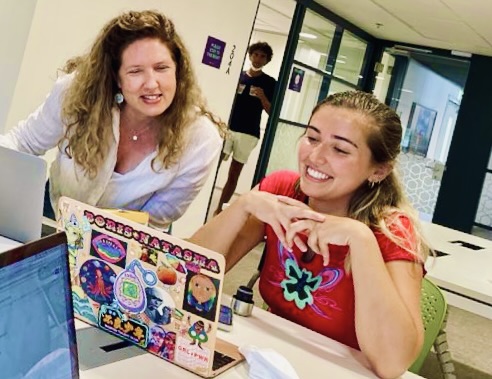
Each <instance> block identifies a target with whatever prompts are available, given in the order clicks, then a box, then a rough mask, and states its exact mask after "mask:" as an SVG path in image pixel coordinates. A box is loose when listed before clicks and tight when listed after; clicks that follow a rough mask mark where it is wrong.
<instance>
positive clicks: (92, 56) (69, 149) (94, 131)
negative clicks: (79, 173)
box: [59, 10, 227, 177]
mask: <svg viewBox="0 0 492 379" xmlns="http://www.w3.org/2000/svg"><path fill="white" fill-rule="evenodd" d="M144 38H156V39H159V40H160V41H161V42H162V43H164V44H165V45H166V46H167V47H168V48H169V50H170V52H171V55H172V58H173V60H174V62H175V64H176V82H177V84H176V94H175V97H174V99H173V101H172V103H171V105H170V106H169V108H168V109H167V110H166V111H165V112H164V113H163V114H161V115H160V116H158V118H159V122H160V124H161V125H162V128H160V130H159V134H158V154H157V156H156V157H155V158H154V160H153V161H152V168H153V169H154V170H156V167H155V166H156V163H159V165H160V168H168V167H170V166H171V165H173V164H176V163H177V162H178V160H179V158H180V157H181V155H182V153H183V151H184V148H185V145H186V139H185V132H186V130H187V128H188V126H189V125H190V124H191V123H192V122H193V121H194V120H195V119H196V118H197V117H199V116H200V115H205V116H207V117H208V118H209V119H210V120H211V121H212V122H214V123H215V124H216V125H217V127H218V129H219V133H220V134H221V136H222V137H224V136H225V134H226V129H227V126H226V124H225V123H223V122H222V121H221V120H220V119H219V118H218V117H216V116H214V115H213V114H212V113H211V112H210V111H208V110H207V107H206V103H205V100H204V98H203V97H202V94H201V91H200V88H199V87H198V85H197V82H196V79H195V75H194V72H193V69H192V64H191V58H190V54H189V52H188V50H187V49H186V47H185V45H184V43H183V41H182V39H181V38H180V36H179V35H178V33H177V32H176V30H175V27H174V24H173V22H172V21H171V20H170V19H169V18H167V17H166V16H165V15H163V14H161V13H159V12H157V11H153V10H145V11H139V12H137V11H129V12H125V13H122V14H121V15H119V16H117V17H115V18H113V19H112V20H111V21H109V22H108V23H107V24H106V25H105V26H104V27H103V28H102V30H101V31H100V32H99V35H98V36H97V37H96V39H95V41H94V43H93V45H92V47H91V49H90V51H89V52H88V53H87V54H85V55H82V56H79V57H75V58H72V59H70V60H68V61H67V62H66V64H65V66H64V68H63V69H62V71H63V72H65V73H71V72H74V79H73V81H72V83H71V85H70V87H69V88H68V89H67V92H66V94H65V96H64V99H63V104H62V118H63V120H64V122H65V124H66V125H67V130H66V133H65V136H64V138H63V139H62V141H60V143H59V147H60V148H61V147H62V144H63V143H64V141H68V143H67V144H66V146H65V152H66V153H67V154H68V155H69V156H71V157H72V158H73V159H74V160H75V162H76V163H77V164H78V165H80V166H81V167H82V168H83V169H84V171H85V172H86V173H87V174H88V175H89V176H90V177H94V176H96V175H97V172H98V169H99V162H101V161H103V160H104V159H105V158H106V154H107V152H108V147H109V142H110V139H111V138H112V129H111V127H110V126H111V120H112V116H111V110H112V109H113V107H115V101H114V95H115V94H116V93H117V92H118V85H117V73H118V70H119V68H120V66H121V59H122V54H123V52H124V50H125V49H126V48H127V47H128V46H129V45H130V44H132V43H133V42H135V41H138V40H141V39H144Z"/></svg>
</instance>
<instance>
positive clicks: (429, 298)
mask: <svg viewBox="0 0 492 379" xmlns="http://www.w3.org/2000/svg"><path fill="white" fill-rule="evenodd" d="M420 309H421V312H422V320H423V323H424V329H425V332H424V344H423V346H422V351H421V352H420V355H419V356H418V358H417V359H416V361H415V362H414V363H413V364H412V366H411V367H410V368H409V369H408V371H411V372H413V373H415V374H417V373H418V372H419V371H420V369H421V368H422V365H423V363H424V361H425V359H426V357H427V355H428V354H429V351H430V350H431V347H432V346H434V350H435V352H436V356H437V358H438V360H439V364H440V367H441V372H442V373H443V377H444V378H445V379H455V378H456V376H455V375H454V365H453V362H452V360H451V353H450V352H449V348H448V343H447V337H446V332H445V328H446V321H447V315H448V313H447V312H448V306H447V303H446V299H445V298H444V296H443V294H442V292H441V290H440V289H439V287H437V286H436V285H435V284H434V283H432V282H431V281H430V280H429V279H427V278H424V279H423V282H422V297H421V299H420Z"/></svg>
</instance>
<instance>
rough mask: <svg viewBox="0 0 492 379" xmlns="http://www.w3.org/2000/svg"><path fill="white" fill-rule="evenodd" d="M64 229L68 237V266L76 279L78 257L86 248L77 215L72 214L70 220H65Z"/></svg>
mask: <svg viewBox="0 0 492 379" xmlns="http://www.w3.org/2000/svg"><path fill="white" fill-rule="evenodd" d="M63 229H64V230H65V234H66V236H67V250H68V264H69V266H70V275H71V277H72V278H75V275H76V267H77V255H78V252H79V250H81V249H83V248H84V230H83V229H82V227H81V225H80V223H79V221H78V220H77V217H76V216H75V214H73V213H72V214H71V215H70V218H69V219H68V220H65V222H64V225H63Z"/></svg>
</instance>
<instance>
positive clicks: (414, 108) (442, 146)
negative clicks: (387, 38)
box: [374, 48, 469, 221]
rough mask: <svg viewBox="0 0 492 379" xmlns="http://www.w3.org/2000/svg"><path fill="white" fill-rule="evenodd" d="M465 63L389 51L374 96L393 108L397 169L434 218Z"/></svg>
mask: <svg viewBox="0 0 492 379" xmlns="http://www.w3.org/2000/svg"><path fill="white" fill-rule="evenodd" d="M468 66H469V62H468V61H465V60H458V59H452V58H448V57H440V56H436V55H433V54H432V53H431V52H430V51H429V52H428V53H424V52H412V51H402V50H397V49H394V48H390V49H387V50H386V51H385V53H384V54H383V59H382V61H381V63H380V65H379V70H378V71H379V73H378V76H377V77H376V85H375V88H374V94H375V96H377V97H378V98H379V99H380V100H381V101H384V102H386V103H387V104H388V105H390V106H391V107H392V108H393V109H395V110H396V112H397V113H398V115H399V116H400V118H401V121H402V125H403V139H402V146H401V147H402V154H401V155H400V160H399V164H398V170H399V173H400V176H401V177H402V181H403V184H404V187H405V191H406V193H407V196H408V197H409V198H410V201H411V202H412V204H413V206H414V207H415V208H416V209H417V210H418V211H419V214H420V217H421V219H423V220H426V221H432V217H433V213H434V209H435V205H436V202H437V197H438V193H439V188H440V186H441V178H442V175H443V173H444V170H445V168H446V159H447V154H448V151H449V146H450V144H451V139H452V136H453V131H454V126H455V122H456V118H457V115H458V111H459V107H460V102H461V97H462V95H463V88H464V86H465V82H466V77H467V73H468Z"/></svg>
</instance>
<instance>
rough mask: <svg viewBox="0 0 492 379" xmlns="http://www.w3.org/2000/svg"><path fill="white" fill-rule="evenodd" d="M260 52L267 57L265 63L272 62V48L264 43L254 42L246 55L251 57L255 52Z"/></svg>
mask: <svg viewBox="0 0 492 379" xmlns="http://www.w3.org/2000/svg"><path fill="white" fill-rule="evenodd" d="M258 50H259V51H261V52H262V53H265V54H266V56H267V63H268V62H270V61H271V60H272V57H273V50H272V47H271V46H270V45H269V44H268V43H266V42H255V43H253V44H251V45H250V46H249V47H248V54H249V55H251V54H253V53H254V52H255V51H258Z"/></svg>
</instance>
